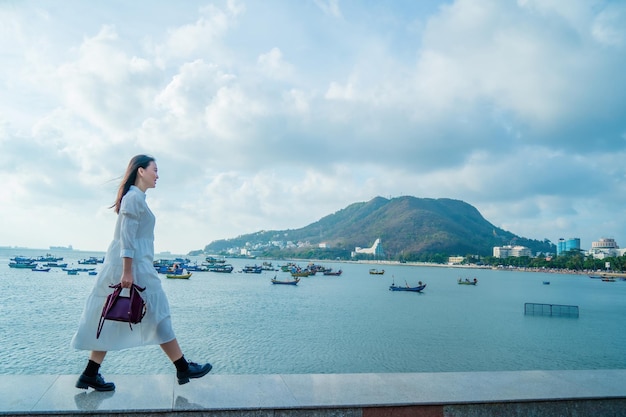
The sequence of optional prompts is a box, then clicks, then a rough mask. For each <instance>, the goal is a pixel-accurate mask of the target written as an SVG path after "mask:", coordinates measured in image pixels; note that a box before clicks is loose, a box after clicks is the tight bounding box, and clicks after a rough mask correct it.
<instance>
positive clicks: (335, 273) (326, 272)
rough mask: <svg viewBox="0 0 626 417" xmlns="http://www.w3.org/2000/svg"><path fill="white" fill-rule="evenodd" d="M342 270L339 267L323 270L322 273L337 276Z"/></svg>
mask: <svg viewBox="0 0 626 417" xmlns="http://www.w3.org/2000/svg"><path fill="white" fill-rule="evenodd" d="M342 272H343V271H342V270H341V269H340V270H339V271H332V270H328V271H324V275H330V276H334V277H338V276H339V275H341V273H342Z"/></svg>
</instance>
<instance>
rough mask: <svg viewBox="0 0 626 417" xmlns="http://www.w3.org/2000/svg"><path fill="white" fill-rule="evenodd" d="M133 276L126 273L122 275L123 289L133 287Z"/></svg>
mask: <svg viewBox="0 0 626 417" xmlns="http://www.w3.org/2000/svg"><path fill="white" fill-rule="evenodd" d="M133 282H134V280H133V274H132V273H130V272H129V273H126V272H124V273H123V274H122V278H121V279H120V284H122V288H130V287H132V286H133Z"/></svg>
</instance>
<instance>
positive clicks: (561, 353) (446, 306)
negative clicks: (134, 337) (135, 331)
mask: <svg viewBox="0 0 626 417" xmlns="http://www.w3.org/2000/svg"><path fill="white" fill-rule="evenodd" d="M20 254H22V253H14V252H13V251H7V250H4V249H3V250H0V290H1V291H2V299H3V302H2V304H1V305H0V329H1V330H0V344H1V345H2V346H3V348H4V349H3V355H2V358H1V359H0V374H29V373H32V374H41V373H46V374H78V373H80V372H81V371H82V369H83V368H84V366H85V363H86V358H87V353H86V352H81V351H75V350H73V349H71V348H70V347H69V341H70V339H71V337H72V334H73V332H74V331H75V328H76V323H77V321H78V318H79V316H80V313H81V311H82V308H83V304H84V302H85V299H86V297H87V294H88V293H89V291H90V289H91V286H92V283H93V281H94V280H95V277H93V276H89V275H87V274H79V275H78V276H68V275H67V274H65V273H63V272H62V271H60V270H51V271H50V272H48V273H42V272H32V271H28V270H14V269H10V268H9V267H8V261H9V258H10V257H11V256H15V255H20ZM43 254H44V253H36V254H33V255H43ZM26 255H30V254H26ZM89 255H91V254H88V253H80V252H79V253H77V254H76V253H74V254H73V255H72V256H74V257H75V258H76V259H71V258H67V257H66V259H65V260H64V262H67V261H69V262H70V263H72V262H76V261H77V260H78V259H82V258H85V257H88V256H89ZM198 259H199V260H202V259H201V258H198ZM232 263H233V264H234V266H235V271H239V270H241V268H242V267H243V266H244V265H246V264H247V263H252V264H253V263H254V261H252V262H246V261H244V260H232ZM257 263H260V261H257ZM279 263H280V262H276V261H274V265H275V266H276V265H277V264H279ZM320 263H321V264H323V265H325V266H329V267H333V268H335V269H339V268H341V269H342V270H343V274H342V275H341V276H339V277H337V276H321V275H317V276H314V277H308V278H302V280H301V281H300V283H299V284H298V285H297V286H291V285H272V284H271V283H270V279H271V278H272V277H273V276H274V275H275V274H277V275H278V277H279V278H280V277H286V273H283V272H265V273H263V274H243V273H236V272H233V273H232V274H219V273H211V272H204V273H203V272H196V273H194V275H193V276H192V277H191V278H190V279H189V280H169V279H166V278H165V277H163V281H162V282H163V286H164V289H165V291H166V293H167V294H168V297H169V300H170V304H171V310H172V320H173V324H174V329H175V330H176V333H177V337H178V339H179V342H180V344H181V346H182V348H183V351H184V353H185V356H186V357H187V358H188V359H190V360H193V361H196V362H204V361H210V362H211V363H212V364H213V365H214V368H213V371H212V372H213V373H218V374H275V373H360V372H447V371H496V370H527V369H597V368H621V367H623V363H624V362H623V348H624V346H626V332H624V331H623V319H624V317H626V282H624V281H617V282H612V283H606V282H602V281H600V280H594V279H589V278H588V277H586V276H574V275H557V274H541V273H523V272H506V271H492V270H467V269H456V268H437V267H414V266H410V265H384V269H385V274H384V275H370V274H369V273H368V270H369V269H370V268H371V265H368V264H351V263H346V264H339V263H332V262H320ZM301 264H302V265H303V266H304V265H305V264H306V262H301ZM99 267H100V265H99V266H98V268H99ZM460 277H462V278H466V277H468V278H471V279H473V278H474V277H477V278H478V285H476V286H470V285H458V284H457V280H458V278H460ZM392 280H394V281H395V282H396V284H403V283H405V281H406V283H408V284H410V285H416V283H417V282H418V281H423V282H424V283H426V284H427V287H426V289H425V290H424V292H423V293H422V294H420V293H411V292H393V291H389V290H388V287H389V285H390V284H391V282H392ZM546 280H549V281H550V282H551V284H550V285H543V281H546ZM526 302H532V303H546V304H565V305H577V306H579V309H580V317H579V318H575V319H572V318H558V317H542V316H524V303H526ZM41 364H45V369H42V367H41ZM102 372H103V374H105V375H106V374H169V373H172V374H173V372H174V367H173V365H172V364H171V363H170V362H169V360H168V359H167V357H166V356H165V355H164V354H163V353H162V352H161V350H160V349H159V347H157V346H147V347H142V348H137V349H130V350H125V351H121V352H111V353H109V355H108V356H107V358H106V360H105V363H104V365H103V368H102Z"/></svg>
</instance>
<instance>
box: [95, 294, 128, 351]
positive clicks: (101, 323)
mask: <svg viewBox="0 0 626 417" xmlns="http://www.w3.org/2000/svg"><path fill="white" fill-rule="evenodd" d="M109 288H114V291H113V293H112V294H109V296H107V300H106V304H105V305H104V308H103V309H102V313H101V314H100V321H99V322H98V330H97V331H96V339H99V338H100V333H101V332H102V326H104V320H105V318H104V317H105V316H106V314H107V313H108V312H109V310H110V309H111V307H112V306H113V304H114V303H115V300H116V299H117V297H119V295H120V294H121V293H122V284H116V285H109Z"/></svg>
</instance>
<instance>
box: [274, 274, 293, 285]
mask: <svg viewBox="0 0 626 417" xmlns="http://www.w3.org/2000/svg"><path fill="white" fill-rule="evenodd" d="M298 282H300V278H296V279H294V280H293V281H281V280H278V279H276V275H274V278H272V284H283V285H298Z"/></svg>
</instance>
